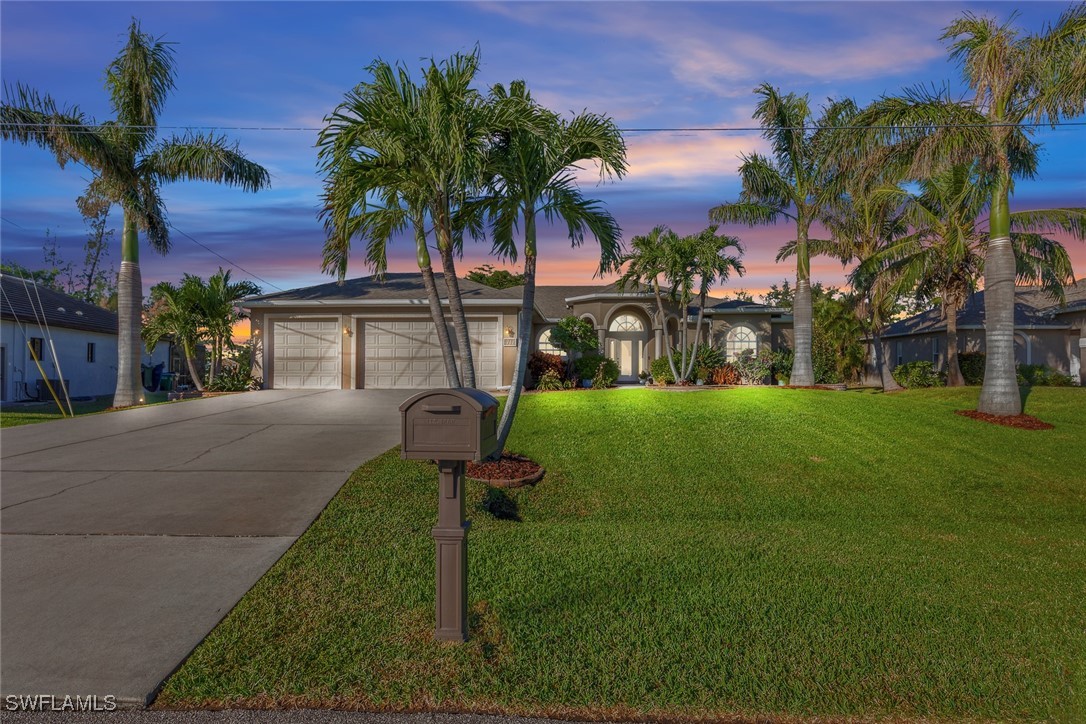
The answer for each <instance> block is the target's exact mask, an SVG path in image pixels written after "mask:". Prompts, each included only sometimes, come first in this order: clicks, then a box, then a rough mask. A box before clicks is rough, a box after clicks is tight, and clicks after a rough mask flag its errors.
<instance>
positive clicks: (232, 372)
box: [205, 365, 261, 392]
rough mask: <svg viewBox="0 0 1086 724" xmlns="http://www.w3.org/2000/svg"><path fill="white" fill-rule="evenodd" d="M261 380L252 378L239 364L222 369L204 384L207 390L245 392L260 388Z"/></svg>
mask: <svg viewBox="0 0 1086 724" xmlns="http://www.w3.org/2000/svg"><path fill="white" fill-rule="evenodd" d="M260 385H261V381H259V380H256V379H253V377H252V375H251V373H250V372H249V370H248V369H242V368H241V366H240V365H239V366H237V367H234V368H232V369H224V370H223V371H222V372H220V373H219V374H218V375H216V376H215V379H213V380H211V381H210V382H208V383H207V385H205V387H206V389H207V391H208V392H246V391H247V390H258V389H260Z"/></svg>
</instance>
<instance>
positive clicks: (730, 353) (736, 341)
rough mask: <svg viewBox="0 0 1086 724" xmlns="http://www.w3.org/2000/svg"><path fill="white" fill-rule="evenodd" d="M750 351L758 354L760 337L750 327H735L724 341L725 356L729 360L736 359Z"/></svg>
mask: <svg viewBox="0 0 1086 724" xmlns="http://www.w3.org/2000/svg"><path fill="white" fill-rule="evenodd" d="M747 350H750V351H751V352H754V353H755V354H757V352H758V335H757V334H756V333H755V332H754V330H753V329H751V328H750V327H744V326H742V325H741V326H738V327H733V328H732V330H731V331H730V332H728V336H727V338H726V339H725V340H724V354H725V356H726V357H727V358H728V359H729V360H733V359H736V358H737V357H738V356H739V355H740V354H742V353H743V352H746V351H747Z"/></svg>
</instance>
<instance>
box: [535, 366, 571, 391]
mask: <svg viewBox="0 0 1086 724" xmlns="http://www.w3.org/2000/svg"><path fill="white" fill-rule="evenodd" d="M535 388H536V389H537V390H539V391H541V392H553V391H554V390H564V389H566V381H565V378H564V377H563V376H562V375H561V374H559V373H558V372H557V371H555V370H553V369H549V370H547V371H546V372H544V373H543V374H542V375H540V377H539V378H538V379H537V380H536V383H535Z"/></svg>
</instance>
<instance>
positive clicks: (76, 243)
mask: <svg viewBox="0 0 1086 724" xmlns="http://www.w3.org/2000/svg"><path fill="white" fill-rule="evenodd" d="M1065 7H1066V4H1064V3H1046V2H1028V3H1026V2H1023V3H1020V4H1011V3H959V2H909V3H864V2H838V3H813V2H811V3H807V2H803V3H760V4H751V3H738V2H736V3H729V2H720V3H709V2H703V3H663V2H654V3H623V2H598V3H571V2H570V3H566V2H551V3H530V2H517V3H500V2H496V3H475V4H465V3H453V2H440V3H430V2H405V3H362V2H336V3H317V2H313V3H295V2H233V3H219V2H185V3H170V2H163V3H123V2H111V3H97V2H83V3H53V2H9V1H5V2H3V3H0V46H2V57H0V61H2V65H0V68H2V78H3V82H4V83H5V84H12V83H15V82H22V83H24V84H27V85H29V86H31V87H33V88H36V89H38V90H39V91H42V92H48V93H50V94H52V95H53V96H54V97H55V98H56V99H57V100H58V101H60V102H61V103H62V104H73V103H74V104H77V105H78V106H79V107H80V108H81V109H82V110H83V111H84V112H86V113H87V114H89V115H90V116H93V117H94V118H96V119H98V120H106V119H108V118H109V117H110V115H111V111H110V107H109V104H108V97H107V95H106V93H105V91H104V89H103V87H102V78H103V71H104V68H105V66H106V65H107V64H108V63H109V61H110V60H111V59H112V58H113V57H114V56H115V55H116V54H117V52H118V51H119V50H120V48H121V45H122V43H123V41H124V34H125V31H126V29H127V26H128V23H129V20H130V18H131V17H136V18H138V19H139V20H140V21H141V23H142V25H143V28H144V30H145V31H146V32H149V33H151V34H153V35H155V36H164V38H165V40H168V41H171V42H174V43H176V45H175V46H174V47H175V49H176V70H177V88H176V91H175V92H174V94H173V96H172V97H171V98H170V99H169V101H168V102H167V105H166V108H165V111H164V112H163V113H162V115H161V117H160V125H161V127H162V130H161V131H160V133H161V135H168V134H173V133H182V132H183V131H184V130H185V129H186V128H199V129H204V128H208V127H213V128H217V129H222V130H221V131H220V132H222V133H225V134H226V135H227V136H229V137H230V138H231V139H235V140H237V141H238V142H239V143H240V146H241V148H242V150H243V151H245V152H246V153H247V154H248V155H249V157H250V158H252V159H253V160H255V161H257V162H258V163H261V164H263V165H264V166H266V167H267V168H268V169H269V171H270V172H271V176H272V188H271V189H270V190H267V191H262V192H260V193H257V194H248V193H244V192H241V191H238V190H235V189H231V188H228V187H220V186H216V185H213V184H203V183H180V184H174V185H170V186H167V187H165V188H164V189H163V196H164V198H165V202H166V206H167V209H168V211H169V220H170V222H171V223H172V224H173V226H174V227H175V231H174V232H173V233H172V240H173V250H172V251H171V253H170V254H169V255H168V256H166V257H162V256H159V255H157V254H155V253H154V252H151V251H150V250H149V249H148V248H147V247H146V246H145V247H143V251H142V256H141V266H142V269H143V279H144V284H145V288H149V286H150V285H151V284H153V283H155V282H157V281H160V280H171V281H175V280H177V279H179V278H180V276H181V275H182V273H185V272H189V273H194V274H199V275H201V276H205V277H206V276H207V275H209V274H211V273H213V272H214V271H215V270H216V268H217V267H218V266H219V265H222V266H229V264H228V263H227V262H226V261H223V259H222V258H219V257H216V256H215V254H213V253H212V252H211V251H208V250H206V249H204V248H202V247H201V246H200V245H199V244H202V245H204V246H206V247H208V248H210V249H211V250H214V252H217V253H218V254H220V255H222V256H223V257H226V258H227V259H229V260H230V262H231V263H233V264H235V265H237V267H239V268H235V271H234V275H235V277H236V278H237V277H240V278H253V277H248V275H249V274H251V275H254V276H255V277H256V278H253V280H254V281H256V282H257V283H258V284H259V285H260V286H261V287H262V288H263V289H264V290H265V291H268V292H271V291H276V290H278V289H290V288H295V287H299V286H307V285H311V284H317V283H322V282H324V281H328V280H329V278H328V277H327V276H324V275H322V274H321V272H320V258H321V245H322V243H323V240H324V231H323V228H322V226H321V223H320V222H319V221H318V219H317V212H318V208H319V204H320V199H319V196H320V191H321V178H320V176H319V174H318V172H317V168H316V152H315V150H314V142H315V139H316V135H317V130H316V129H317V128H319V127H320V126H321V125H322V123H323V119H324V117H325V116H326V115H327V114H328V113H330V112H331V111H332V110H333V109H334V108H335V106H336V105H337V103H338V102H339V101H340V100H341V99H342V97H343V94H344V93H345V92H346V91H348V90H350V89H351V88H352V87H353V86H354V85H355V84H356V83H358V82H360V81H362V80H364V79H366V78H367V77H368V76H367V73H366V71H365V68H366V66H367V65H368V64H369V63H370V62H372V61H373V59H375V58H378V57H379V58H382V59H385V60H388V61H403V62H405V63H406V64H407V65H408V66H409V67H410V68H411V69H412V70H415V71H417V69H418V68H419V67H420V66H421V65H422V64H423V62H424V60H425V59H427V58H430V57H435V58H438V59H441V58H445V57H447V56H449V55H451V54H452V53H455V52H458V51H459V52H470V51H471V49H472V48H473V47H474V46H475V45H476V44H478V45H479V47H480V48H481V52H482V70H481V72H480V73H479V76H478V83H477V85H478V87H479V88H480V89H481V90H485V89H486V88H487V87H489V86H490V85H491V84H493V83H496V82H503V83H508V82H509V81H511V80H514V79H523V80H525V81H526V82H527V84H528V86H529V88H530V89H531V91H532V93H533V95H534V96H535V97H536V99H537V100H539V101H541V102H542V103H543V104H544V105H546V106H548V107H550V108H552V109H554V110H556V111H561V112H570V111H574V112H575V111H580V110H583V109H588V110H591V111H594V112H598V113H603V114H608V115H610V116H612V117H613V118H614V119H615V120H616V121H617V122H618V124H619V125H620V126H621V127H622V128H623V129H638V128H661V127H665V128H689V127H707V126H709V127H729V128H743V127H750V126H752V125H754V123H753V121H752V120H751V112H752V110H753V107H754V103H755V99H754V95H753V94H752V90H753V88H754V87H755V86H756V85H758V84H760V83H761V82H763V81H768V82H769V83H771V84H773V85H775V86H778V87H780V88H781V89H782V90H783V91H785V92H788V91H794V92H798V93H807V94H810V97H811V99H812V101H813V102H814V103H815V104H816V105H818V104H821V103H822V102H823V101H824V100H825V99H827V98H829V97H840V96H844V95H848V96H852V97H854V98H855V99H856V100H857V101H858V102H859V103H861V104H865V103H867V102H868V101H870V100H872V99H874V98H876V97H878V96H879V95H882V94H892V93H896V92H898V91H900V90H901V89H902V88H904V87H907V86H913V85H917V84H924V85H928V86H930V85H932V84H936V85H942V84H944V83H949V84H951V87H952V89H954V91H955V92H956V93H958V94H963V93H964V92H965V90H964V87H963V85H962V83H961V81H960V78H959V73H958V70H957V68H956V67H955V66H954V65H953V64H952V63H951V62H949V61H948V60H947V53H946V49H945V46H944V45H943V44H942V43H941V42H940V40H939V36H940V34H941V30H942V28H943V27H945V26H946V25H947V23H948V22H950V21H951V20H952V19H954V18H955V17H956V16H958V15H960V14H961V13H962V12H963V11H965V10H970V11H973V12H976V13H989V14H993V15H995V16H997V17H998V18H1000V19H1006V18H1007V17H1008V16H1009V15H1010V14H1011V13H1012V12H1013V11H1014V10H1015V9H1018V10H1019V11H1020V13H1021V14H1020V17H1019V23H1020V25H1021V26H1023V27H1025V28H1026V29H1028V30H1031V31H1036V30H1040V29H1041V28H1042V27H1043V25H1044V24H1045V23H1047V22H1051V21H1054V20H1055V19H1056V18H1057V17H1058V15H1059V13H1060V12H1061V11H1062V10H1063V9H1064V8H1065ZM416 77H417V75H416ZM1078 120H1079V121H1082V120H1086V119H1078ZM239 128H244V129H254V128H259V129H265V130H235V129H239ZM267 129H285V130H267ZM297 129H301V130H297ZM625 136H626V140H627V144H628V157H629V165H630V172H629V174H628V176H627V177H626V178H624V179H622V180H621V181H618V182H614V183H607V184H604V185H599V186H597V185H596V179H595V178H594V174H593V173H592V172H591V171H592V169H586V170H585V172H584V173H582V174H581V178H582V179H584V182H583V184H582V188H583V191H584V193H585V195H586V196H590V197H594V198H598V199H600V200H602V201H603V202H604V203H605V204H606V206H607V208H608V209H609V210H610V211H611V212H612V213H613V214H614V216H615V217H616V219H617V220H618V222H619V224H620V225H621V227H622V229H623V234H624V237H625V238H626V239H629V238H631V237H632V236H634V235H637V234H643V233H646V232H648V231H649V230H650V229H651V228H652V227H653V226H655V225H657V224H668V225H670V226H671V227H672V228H674V229H676V230H677V231H679V232H682V233H689V232H693V231H696V230H698V229H700V228H703V227H704V226H705V225H706V224H707V215H706V214H707V211H708V209H709V208H710V207H711V206H713V205H715V204H718V203H721V202H723V201H726V200H733V199H735V198H736V196H737V194H738V191H739V183H738V179H737V177H736V168H737V167H738V164H739V155H740V154H742V153H744V152H751V151H756V150H757V151H764V150H766V143H765V142H764V141H763V140H762V139H761V137H760V135H759V133H758V131H757V130H737V131H733V132H695V131H685V132H684V131H667V132H649V131H633V130H631V131H629V132H627V133H626V134H625ZM1035 139H1036V140H1038V141H1040V142H1041V143H1042V144H1043V151H1042V160H1041V167H1040V172H1039V174H1038V177H1037V178H1035V179H1032V180H1023V181H1020V182H1019V183H1018V186H1017V189H1016V193H1015V196H1014V199H1013V200H1012V209H1023V208H1043V207H1049V206H1067V205H1083V202H1084V201H1086V172H1084V169H1086V126H1077V127H1076V126H1067V127H1062V128H1058V129H1041V130H1039V131H1038V132H1037V133H1036V135H1035ZM0 153H2V157H0V158H2V160H0V171H2V179H0V181H2V191H0V211H2V221H0V234H2V254H3V257H4V259H5V260H9V259H10V260H14V261H18V262H20V263H22V264H24V265H26V266H29V267H36V266H40V265H41V245H42V242H43V241H44V239H45V234H46V230H49V231H50V232H51V233H52V234H55V236H56V237H57V239H58V240H59V244H60V251H61V253H62V255H63V256H64V257H65V258H67V259H70V260H73V261H76V262H78V261H79V260H80V259H81V256H82V252H81V246H82V243H83V240H84V238H85V229H84V226H83V222H82V219H81V217H80V216H79V214H78V212H77V210H76V208H75V203H74V202H75V198H76V197H77V196H78V195H79V194H80V193H81V192H82V190H83V188H84V186H85V184H86V183H87V181H88V180H89V178H90V174H89V172H88V171H87V170H86V169H84V168H81V167H79V166H76V165H69V166H68V167H67V168H65V169H63V170H61V169H59V168H58V167H57V164H56V161H55V160H54V158H53V157H52V155H51V154H49V153H48V152H46V151H43V150H41V149H38V148H34V147H24V146H20V145H18V144H15V143H11V142H4V143H3V144H2V146H0ZM120 219H121V215H120V210H119V209H115V210H114V212H113V214H112V216H111V222H112V225H113V226H114V227H116V228H117V229H118V230H119V227H120ZM727 230H728V231H729V233H733V234H736V235H737V236H739V237H740V238H741V239H742V240H743V242H744V244H745V246H746V255H745V258H744V261H745V264H746V266H747V275H746V277H745V278H743V279H739V280H733V281H732V282H730V283H729V288H731V289H736V288H745V289H748V290H750V291H753V292H755V293H760V292H761V291H763V290H765V289H766V288H767V287H768V286H769V285H770V284H771V283H775V282H779V281H780V280H782V279H784V278H786V277H792V276H793V275H794V269H791V270H790V269H789V267H788V266H787V265H784V264H781V265H778V264H776V263H775V262H774V261H773V258H774V256H775V254H776V251H777V248H778V247H779V246H780V245H781V244H782V243H783V242H785V241H786V240H788V239H789V238H791V236H792V232H791V230H790V229H789V227H787V226H779V227H776V228H760V229H754V230H752V229H748V228H744V227H729V228H728V229H727ZM118 233H119V231H118ZM189 237H191V238H189ZM541 237H542V240H541V251H540V261H539V283H541V284H563V283H569V284H586V283H588V284H590V283H593V281H592V275H593V270H594V267H595V266H596V264H597V263H598V253H597V251H596V249H595V248H594V247H593V244H592V242H591V241H589V242H587V243H586V244H585V246H584V247H582V248H579V249H571V248H570V244H569V242H568V240H567V239H565V238H564V235H563V231H562V229H560V228H558V227H555V228H547V227H544V228H543V229H542V230H541ZM197 242H199V244H198V243H197ZM1067 246H1068V248H1069V251H1070V252H1071V254H1072V259H1073V260H1074V263H1075V271H1076V274H1077V275H1078V276H1080V277H1081V276H1083V275H1086V245H1084V244H1082V243H1079V242H1075V241H1067ZM489 249H490V246H489V244H487V243H485V242H484V243H478V244H470V243H469V244H468V246H467V247H466V250H465V258H464V260H463V261H462V262H461V264H460V267H459V268H460V269H462V270H463V271H465V272H466V271H467V270H468V269H470V268H471V267H473V266H475V265H477V264H480V263H484V262H488V261H491V262H493V261H494V260H493V259H490V258H488V252H489ZM119 257H120V249H119V242H116V243H115V244H114V247H113V253H112V262H113V263H114V265H119ZM415 268H417V267H415V265H414V255H413V253H412V251H411V245H410V244H407V243H403V242H399V243H397V244H395V245H394V247H393V253H392V256H391V260H390V270H391V271H411V270H413V269H415ZM242 270H244V271H242ZM367 273H368V272H367V270H366V268H365V266H364V265H363V263H362V254H361V252H359V253H358V254H357V260H356V261H353V262H352V264H351V268H350V273H349V276H352V277H354V276H362V275H365V274H367ZM812 275H813V277H814V278H815V279H816V280H822V281H824V282H827V283H832V284H840V283H841V281H842V277H843V275H842V272H841V269H840V266H839V265H838V264H836V263H833V262H829V261H826V260H814V264H813V270H812ZM726 292H727V289H725V290H721V291H718V292H717V294H721V293H726Z"/></svg>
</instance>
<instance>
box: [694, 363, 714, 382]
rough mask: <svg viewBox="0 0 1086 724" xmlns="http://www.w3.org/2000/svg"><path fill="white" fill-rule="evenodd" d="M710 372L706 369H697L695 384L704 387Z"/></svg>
mask: <svg viewBox="0 0 1086 724" xmlns="http://www.w3.org/2000/svg"><path fill="white" fill-rule="evenodd" d="M710 374H712V371H711V370H710V369H709V368H708V367H698V371H697V382H696V384H699V385H704V384H705V382H706V381H707V380H708V379H709V375H710Z"/></svg>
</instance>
